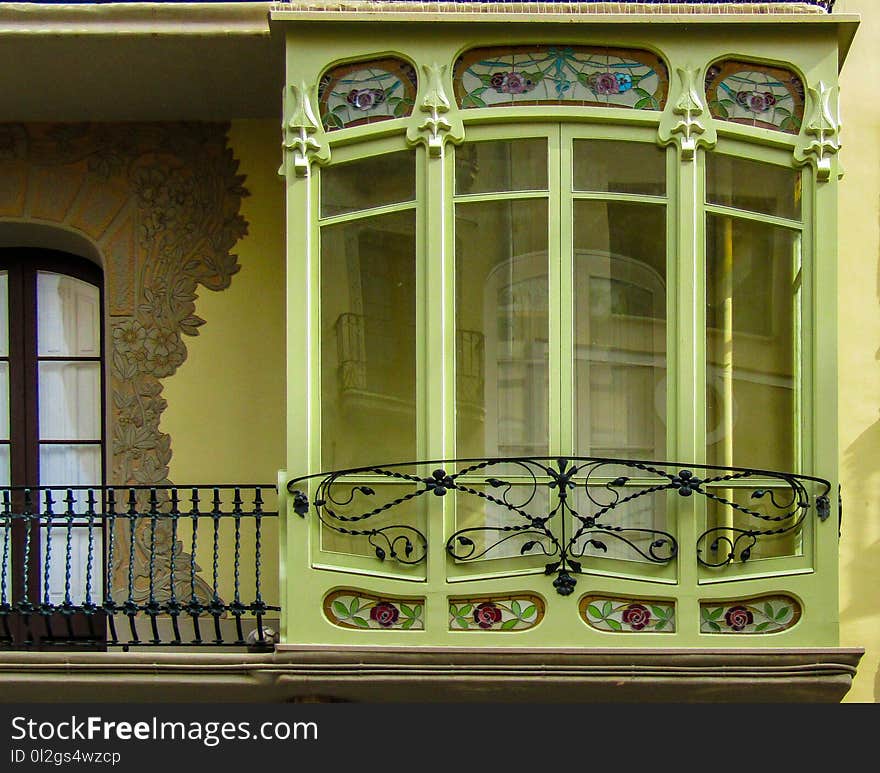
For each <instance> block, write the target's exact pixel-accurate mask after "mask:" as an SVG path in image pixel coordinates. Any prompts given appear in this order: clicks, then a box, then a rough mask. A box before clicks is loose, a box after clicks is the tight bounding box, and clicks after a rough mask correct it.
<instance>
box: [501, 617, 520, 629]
mask: <svg viewBox="0 0 880 773" xmlns="http://www.w3.org/2000/svg"><path fill="white" fill-rule="evenodd" d="M518 622H519V620H517V619H516V618H513V617H512V618H510V620H505V621H504V622H503V623H501V630H502V631H509V630H510V629H511V628H515V627H516V624H517V623H518Z"/></svg>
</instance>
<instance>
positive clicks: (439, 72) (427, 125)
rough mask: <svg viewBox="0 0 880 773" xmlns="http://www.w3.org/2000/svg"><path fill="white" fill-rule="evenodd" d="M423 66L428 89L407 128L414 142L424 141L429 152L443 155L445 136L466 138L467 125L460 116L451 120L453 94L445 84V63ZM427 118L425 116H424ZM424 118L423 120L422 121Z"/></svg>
mask: <svg viewBox="0 0 880 773" xmlns="http://www.w3.org/2000/svg"><path fill="white" fill-rule="evenodd" d="M422 70H423V71H424V73H425V81H424V83H425V92H424V97H422V99H421V101H420V103H419V113H421V114H422V115H421V116H418V117H416V122H415V123H413V124H411V125H410V127H409V129H408V130H407V133H406V134H407V139H408V140H409V142H411V143H417V142H424V143H425V145H426V146H427V148H428V153H430V154H431V155H432V156H439V155H440V154H441V153H442V151H443V142H444V141H445V139H447V138H449V139H454V140H461V139H463V138H464V127H463V126H462V123H461V121H460V120H458V119H453V120H450V119H449V117H448V115H447V114H448V113H449V112H450V109H451V108H450V102H449V98H448V97H447V96H446V90H445V89H444V88H443V76H444V74H445V73H446V65H445V64H436V63H435V64H424V65H422ZM424 115H427V118H424V120H422V116H424ZM419 120H421V123H418V121H419Z"/></svg>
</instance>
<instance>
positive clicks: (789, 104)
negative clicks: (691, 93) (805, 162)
mask: <svg viewBox="0 0 880 773" xmlns="http://www.w3.org/2000/svg"><path fill="white" fill-rule="evenodd" d="M706 100H707V102H708V104H709V112H710V113H711V114H712V115H713V116H714V117H715V118H721V119H722V120H724V121H733V122H734V123H741V124H745V125H747V126H758V127H761V128H763V129H774V130H776V131H783V132H787V133H788V134H797V133H798V132H800V130H801V123H803V120H804V84H803V81H801V79H800V78H799V77H798V76H797V75H795V74H794V73H793V72H791V71H790V70H785V69H783V68H780V67H769V66H766V65H762V64H756V63H754V62H752V63H749V62H737V61H732V60H731V61H725V62H718V63H717V64H714V65H712V66H711V67H710V68H709V70H708V72H707V73H706Z"/></svg>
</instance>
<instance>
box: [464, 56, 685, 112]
mask: <svg viewBox="0 0 880 773" xmlns="http://www.w3.org/2000/svg"><path fill="white" fill-rule="evenodd" d="M453 86H454V94H455V99H456V102H457V103H458V105H459V106H460V107H461V108H463V109H470V108H483V107H510V106H515V105H578V106H582V107H583V106H595V107H624V108H631V109H635V110H662V109H663V107H664V105H665V104H666V98H667V95H668V92H669V76H668V71H667V68H666V65H665V64H664V62H663V61H662V60H661V59H660V58H659V57H657V56H656V55H654V54H652V53H651V52H649V51H642V50H639V49H622V48H621V49H616V48H605V47H601V46H567V45H532V46H495V47H490V48H475V49H472V50H470V51H466V52H465V53H464V54H462V56H460V57H459V58H458V60H457V61H456V63H455V66H454V68H453Z"/></svg>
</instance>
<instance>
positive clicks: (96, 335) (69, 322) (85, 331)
mask: <svg viewBox="0 0 880 773" xmlns="http://www.w3.org/2000/svg"><path fill="white" fill-rule="evenodd" d="M100 314H101V309H100V293H99V291H98V288H97V287H95V286H94V285H90V284H88V283H87V282H83V281H81V280H79V279H74V278H73V277H69V276H63V275H61V274H52V273H49V272H45V271H40V272H39V273H38V274H37V353H38V354H39V355H40V356H41V357H66V356H71V357H98V356H100V354H101V333H100Z"/></svg>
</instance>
